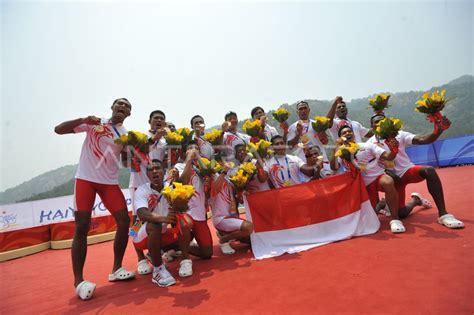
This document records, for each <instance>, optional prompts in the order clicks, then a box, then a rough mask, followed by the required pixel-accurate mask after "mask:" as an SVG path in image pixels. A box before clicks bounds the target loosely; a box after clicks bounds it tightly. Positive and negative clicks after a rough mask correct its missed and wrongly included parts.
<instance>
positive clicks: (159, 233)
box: [133, 160, 192, 287]
mask: <svg viewBox="0 0 474 315" xmlns="http://www.w3.org/2000/svg"><path fill="white" fill-rule="evenodd" d="M164 173H165V172H164V168H163V165H162V163H161V161H159V160H152V161H151V163H150V164H148V166H147V176H148V178H149V179H150V183H147V184H144V185H141V186H140V187H139V188H138V189H137V191H136V192H135V205H134V206H135V209H137V214H138V217H139V218H140V220H142V221H143V222H144V224H143V225H142V226H141V227H140V229H139V230H138V232H137V235H136V237H135V238H134V240H133V244H134V245H135V248H137V249H141V250H145V249H148V253H149V256H150V259H151V263H152V265H153V277H152V279H151V281H152V282H153V283H155V284H157V285H159V286H160V287H168V286H170V285H173V284H175V283H176V280H175V278H174V277H173V276H172V275H171V273H170V272H169V271H168V270H167V269H166V266H165V264H164V263H163V261H162V258H161V249H164V248H167V247H170V246H171V245H173V244H175V243H178V244H179V248H180V250H181V251H182V261H181V263H180V269H179V275H180V276H181V277H188V276H190V275H191V274H192V270H188V269H190V268H189V265H190V264H189V262H190V260H189V242H190V238H191V234H190V229H191V227H192V219H191V218H190V217H189V215H187V214H184V216H185V218H186V220H184V221H186V222H185V223H186V224H181V229H180V231H174V230H173V229H169V228H168V224H175V223H176V212H175V211H173V210H172V209H170V206H169V204H168V201H167V200H166V198H163V195H162V194H161V191H162V190H163V185H164V184H163V180H164Z"/></svg>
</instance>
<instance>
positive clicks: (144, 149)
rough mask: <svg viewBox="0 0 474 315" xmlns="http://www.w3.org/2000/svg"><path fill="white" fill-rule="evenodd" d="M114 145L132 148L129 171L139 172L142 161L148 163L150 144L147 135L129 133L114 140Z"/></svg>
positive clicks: (136, 132) (137, 132) (135, 132)
mask: <svg viewBox="0 0 474 315" xmlns="http://www.w3.org/2000/svg"><path fill="white" fill-rule="evenodd" d="M114 143H116V144H123V145H128V146H131V147H133V150H132V151H131V153H132V161H131V171H133V172H140V171H141V168H140V165H141V164H142V162H143V161H145V163H146V162H148V152H149V151H150V144H149V142H148V135H147V134H145V133H143V132H140V131H133V130H131V131H129V132H127V133H126V134H123V135H121V136H120V138H118V139H115V140H114Z"/></svg>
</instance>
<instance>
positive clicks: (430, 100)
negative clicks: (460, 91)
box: [415, 89, 450, 130]
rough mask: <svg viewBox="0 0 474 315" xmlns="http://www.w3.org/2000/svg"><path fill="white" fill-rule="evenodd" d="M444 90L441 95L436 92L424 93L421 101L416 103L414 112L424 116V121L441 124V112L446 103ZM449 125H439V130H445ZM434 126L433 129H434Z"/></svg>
mask: <svg viewBox="0 0 474 315" xmlns="http://www.w3.org/2000/svg"><path fill="white" fill-rule="evenodd" d="M445 94H446V90H445V89H443V90H442V91H441V93H439V91H438V90H436V91H435V92H433V93H431V96H430V93H429V92H426V93H424V94H423V95H422V97H421V99H420V100H418V101H417V102H416V105H418V106H416V107H415V111H417V112H420V113H424V114H426V115H427V116H426V119H427V120H429V121H430V122H432V123H437V122H442V119H443V115H442V114H441V111H442V110H443V108H444V106H445V105H446V103H447V102H448V101H447V100H446V96H445ZM449 127H450V125H445V124H441V129H443V130H446V129H448V128H449ZM436 128H437V127H436V124H435V129H436Z"/></svg>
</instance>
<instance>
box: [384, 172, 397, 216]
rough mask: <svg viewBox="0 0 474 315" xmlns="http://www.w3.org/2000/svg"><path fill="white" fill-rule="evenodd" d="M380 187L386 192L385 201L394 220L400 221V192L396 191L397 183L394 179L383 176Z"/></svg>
mask: <svg viewBox="0 0 474 315" xmlns="http://www.w3.org/2000/svg"><path fill="white" fill-rule="evenodd" d="M380 186H381V187H382V189H383V191H384V192H385V200H386V201H387V205H388V207H389V208H390V212H391V214H392V219H393V220H399V217H398V192H397V190H396V189H395V182H394V180H393V178H392V177H390V176H388V175H383V176H382V178H380Z"/></svg>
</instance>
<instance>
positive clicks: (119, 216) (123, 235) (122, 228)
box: [112, 209, 130, 273]
mask: <svg viewBox="0 0 474 315" xmlns="http://www.w3.org/2000/svg"><path fill="white" fill-rule="evenodd" d="M112 216H113V217H114V219H115V222H117V232H116V234H115V240H114V266H113V268H112V273H114V272H115V271H116V270H117V269H119V268H120V267H122V260H123V256H124V254H125V249H126V248H127V244H128V229H129V227H130V218H129V216H128V211H127V209H122V210H119V211H117V212H115V213H112Z"/></svg>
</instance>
